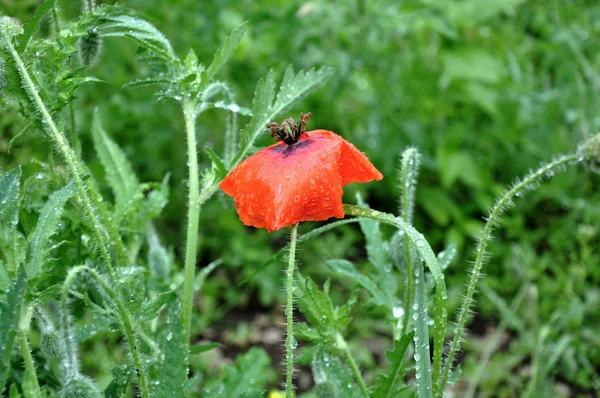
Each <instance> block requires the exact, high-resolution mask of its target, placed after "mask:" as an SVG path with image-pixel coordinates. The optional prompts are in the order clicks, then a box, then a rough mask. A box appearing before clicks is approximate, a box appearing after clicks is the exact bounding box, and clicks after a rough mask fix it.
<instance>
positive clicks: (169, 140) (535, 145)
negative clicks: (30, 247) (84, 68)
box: [0, 0, 600, 396]
mask: <svg viewBox="0 0 600 398" xmlns="http://www.w3.org/2000/svg"><path fill="white" fill-rule="evenodd" d="M59 3H60V5H61V7H62V9H63V12H64V15H65V17H67V16H71V17H75V16H76V15H77V14H78V12H79V4H78V2H76V1H65V0H62V1H60V2H59ZM106 3H108V2H106ZM124 3H125V5H126V6H128V7H131V8H132V9H134V10H136V12H138V13H139V14H140V15H141V16H142V17H143V18H145V19H147V20H149V21H150V22H152V23H153V24H154V25H155V26H156V27H157V28H158V29H159V30H161V31H162V32H164V34H165V35H166V36H167V38H168V39H169V40H170V41H171V43H172V44H173V47H174V48H175V50H176V52H177V53H178V54H179V55H180V56H181V57H184V56H185V54H186V52H187V50H188V49H189V48H193V49H194V50H195V51H196V53H197V54H198V57H199V59H200V61H201V62H204V63H208V62H210V60H211V59H212V54H213V53H214V52H215V50H216V49H218V48H219V46H220V44H221V43H222V42H223V40H224V38H225V37H226V36H227V35H228V34H229V33H230V32H231V31H232V30H233V29H234V28H235V27H237V26H239V25H240V24H242V23H243V22H245V21H248V33H247V35H246V36H245V38H244V39H243V40H242V43H241V45H240V46H239V47H238V49H237V50H236V52H235V53H234V55H233V58H232V60H231V61H230V62H229V63H228V64H227V65H226V67H225V68H224V70H223V71H222V72H221V73H220V77H221V78H222V79H223V80H225V81H227V82H228V83H229V84H230V85H231V87H232V89H233V91H234V93H235V95H236V99H237V102H238V104H239V105H241V106H246V107H249V106H250V104H251V99H252V96H253V90H254V86H255V85H256V82H257V81H258V80H259V79H260V78H261V77H262V76H264V75H265V74H266V73H267V71H268V70H269V69H271V68H272V69H274V70H275V71H276V72H277V73H278V74H279V76H282V75H283V71H284V70H285V67H286V66H287V65H288V64H292V65H293V66H294V67H295V68H296V69H300V68H310V67H319V66H322V65H327V66H332V67H334V68H335V70H336V73H335V76H334V77H333V79H331V80H330V81H329V83H328V84H327V85H326V86H325V87H323V88H321V89H320V90H318V91H317V92H316V93H314V94H312V95H310V96H309V97H308V98H306V99H305V100H303V102H302V103H301V104H298V105H297V106H296V107H295V108H294V109H292V110H290V111H289V112H287V113H286V114H284V115H282V119H283V117H288V116H294V117H297V116H298V115H299V113H300V112H308V111H310V112H312V113H313V117H312V119H311V121H310V122H309V126H308V127H309V129H314V128H323V129H328V130H332V131H335V132H337V133H339V134H341V135H342V136H344V137H345V138H346V139H348V140H350V141H352V142H353V143H354V144H355V145H356V146H357V147H358V148H359V149H361V150H362V151H364V152H366V154H367V156H368V157H369V158H370V159H371V160H372V162H373V163H374V164H375V165H376V166H377V167H378V168H379V169H380V170H381V171H382V173H383V174H384V176H385V178H384V180H383V181H381V182H378V183H370V184H363V185H360V186H359V185H356V184H355V185H354V186H349V187H347V188H346V190H345V192H346V197H345V201H346V202H350V203H355V193H356V192H361V193H362V195H363V196H364V197H365V198H366V199H367V200H368V202H369V203H370V205H371V207H373V208H376V209H379V210H383V211H388V212H396V211H397V207H398V195H399V190H398V188H397V182H396V170H397V168H398V161H399V156H400V154H401V153H402V151H403V150H404V148H406V147H407V146H409V145H414V146H416V147H418V148H419V150H420V151H421V153H422V168H421V173H420V178H419V183H418V187H417V203H416V214H415V227H416V228H417V229H418V230H419V231H421V232H423V233H424V234H425V236H426V237H427V239H428V240H429V241H430V242H431V244H432V247H433V248H434V250H436V251H441V250H442V249H443V248H444V247H446V246H447V245H448V244H450V243H454V244H456V245H457V247H458V250H459V255H458V257H457V259H456V260H455V261H454V263H453V264H452V265H451V267H450V268H449V270H448V277H447V278H446V279H447V284H448V287H449V291H450V297H451V299H452V306H453V308H456V306H457V305H458V303H459V302H460V293H461V292H462V291H463V288H464V283H465V281H466V278H467V276H468V274H467V270H468V268H469V263H468V260H469V259H470V258H471V252H472V250H473V247H474V242H475V238H476V237H477V235H478V233H479V231H480V229H481V228H482V226H483V222H484V221H483V217H484V216H485V215H486V214H487V210H488V208H489V207H490V206H491V205H492V204H493V203H494V199H495V198H496V197H497V196H498V195H499V194H500V193H502V191H503V189H505V188H506V187H507V186H508V185H510V184H511V182H512V181H514V180H515V178H516V177H518V176H522V175H524V174H526V173H527V172H528V170H529V169H530V168H534V167H536V165H538V164H539V163H540V162H543V161H546V160H549V159H550V158H552V156H553V155H555V154H558V153H562V152H568V151H572V150H574V149H575V148H576V147H577V145H578V143H579V142H581V141H582V140H583V139H585V138H586V137H588V136H589V135H591V134H593V133H595V132H596V131H597V130H598V128H599V127H600V100H599V98H600V97H599V95H598V94H599V93H600V52H598V49H599V48H600V4H599V3H598V2H597V1H593V0H589V1H584V0H579V1H577V0H529V1H526V0H488V1H486V2H481V1H478V0H464V1H451V0H439V1H434V0H423V1H417V0H409V1H390V0H381V1H373V2H371V1H366V0H355V1H350V0H340V1H327V2H325V1H314V2H310V1H309V2H302V1H275V0H270V1H261V2H254V1H225V0H219V1H196V0H172V1H159V0H131V1H126V2H124ZM483 3H485V4H483ZM38 5H39V1H37V0H0V9H1V10H2V12H3V13H5V14H7V15H9V16H14V17H16V18H19V19H21V20H22V21H27V20H29V19H30V18H31V17H32V15H33V13H34V11H35V9H36V8H37V6H38ZM135 52H136V47H135V45H133V44H131V43H130V42H126V41H124V40H118V39H114V40H105V41H104V48H103V52H102V55H101V58H100V61H99V62H98V64H97V65H95V66H94V67H92V68H91V69H90V70H89V71H88V74H90V75H93V76H96V77H98V78H100V79H102V80H104V81H105V82H106V83H105V84H93V85H84V86H83V87H82V88H80V89H79V90H78V92H77V93H76V95H77V97H78V99H77V101H76V105H75V108H76V112H77V122H78V123H77V124H78V127H79V128H78V130H79V135H80V139H81V140H82V144H83V155H84V158H85V159H86V160H87V161H88V163H89V164H90V166H91V168H92V170H93V171H94V172H96V173H97V174H96V176H97V177H98V178H99V179H100V180H101V179H102V178H103V176H102V173H103V172H102V168H101V166H100V164H99V162H98V160H97V157H96V155H95V154H94V151H93V146H92V143H91V142H92V140H91V135H90V132H89V127H90V120H91V116H92V112H93V109H94V108H95V107H99V109H100V111H101V112H102V114H103V115H104V117H103V119H104V123H105V128H106V129H107V131H108V132H109V134H111V136H112V137H113V138H114V139H115V140H116V141H117V142H118V143H119V145H120V146H121V147H122V148H123V149H124V150H125V151H126V153H127V154H128V155H129V160H130V161H131V162H132V164H133V165H134V169H135V170H136V172H137V173H138V176H139V177H140V179H141V180H142V181H160V180H162V178H163V177H164V176H165V174H167V173H170V175H171V177H170V186H171V193H172V194H171V198H170V202H169V205H168V206H167V208H166V209H165V213H164V214H163V217H162V218H161V219H160V220H159V221H158V222H157V223H156V227H157V230H158V233H159V235H160V236H161V239H162V240H163V242H164V243H165V244H168V245H170V246H171V247H172V248H173V251H174V253H175V255H176V258H177V260H178V262H179V263H181V262H182V261H181V259H182V257H183V255H182V254H183V247H184V245H183V242H184V238H185V234H184V226H185V199H186V198H185V175H186V165H185V161H186V153H185V136H184V135H185V134H184V130H183V118H182V115H181V110H180V108H179V107H178V105H177V104H176V103H172V102H160V103H157V102H156V101H155V100H154V97H153V91H152V89H150V88H148V89H135V90H127V89H122V88H121V86H122V85H123V84H125V83H127V82H129V81H131V80H133V79H135V78H136V76H142V75H144V73H145V72H147V71H146V68H147V67H146V66H145V65H144V64H143V63H140V62H138V61H137V60H136V56H135ZM225 118H226V115H225V114H223V113H222V112H221V111H219V110H217V109H214V110H211V111H207V112H205V113H204V114H202V115H201V117H200V119H199V121H198V125H197V128H198V135H199V141H200V142H201V143H202V145H210V146H212V147H214V148H216V149H220V148H222V146H223V139H222V138H223V135H224V126H225ZM245 123H246V120H245V119H244V118H243V117H242V118H241V120H240V126H243V125H244V124H245ZM23 126H24V122H23V121H22V120H19V119H18V117H17V116H15V115H13V114H6V113H5V112H3V111H1V110H0V165H2V167H6V168H9V167H12V166H14V165H17V164H21V163H24V164H27V163H30V159H32V158H38V159H43V160H47V159H49V157H50V156H51V154H50V150H51V149H50V148H49V147H48V145H47V144H46V142H45V140H43V139H42V138H41V137H40V135H39V134H31V133H29V134H26V135H24V136H23V137H22V138H21V139H19V140H18V141H17V142H16V144H15V145H14V146H13V147H12V148H11V150H10V152H8V150H7V145H8V141H9V140H10V138H11V137H12V136H13V135H15V134H16V133H17V132H19V131H20V130H21V129H22V128H23ZM270 142H271V139H270V138H269V136H268V134H267V133H265V135H264V139H262V141H261V142H260V144H261V145H268V144H270ZM200 159H201V162H202V163H203V164H204V165H208V164H209V163H208V159H207V158H206V156H204V155H203V153H202V152H201V156H200ZM599 182H600V179H599V177H598V175H596V174H593V173H592V172H590V171H588V170H586V169H585V168H584V167H578V168H570V169H569V170H568V171H566V172H565V173H562V174H559V175H557V176H556V177H554V178H553V179H552V180H550V181H549V182H547V183H546V184H545V185H544V186H543V187H542V188H540V189H538V190H536V191H535V192H533V193H531V194H529V195H527V196H526V197H524V198H522V199H521V200H519V201H518V203H517V204H516V207H515V208H513V209H512V210H511V212H509V214H507V215H506V216H505V217H504V218H503V223H502V227H501V228H499V229H498V231H497V232H496V236H497V239H496V241H495V242H494V244H493V246H492V247H491V249H490V250H491V252H490V254H491V255H492V260H491V262H490V264H488V265H486V267H485V268H484V273H486V277H485V279H484V280H483V284H485V285H486V286H487V287H489V288H490V289H492V290H494V291H495V292H496V293H497V294H498V296H499V297H498V298H497V300H496V302H494V300H490V299H489V297H490V296H489V295H485V297H482V298H481V299H480V300H479V303H478V307H477V309H476V315H475V317H474V322H473V324H472V326H471V329H472V335H471V338H470V339H469V343H468V344H467V345H466V347H465V355H464V357H465V360H464V363H463V365H462V368H463V375H464V377H463V379H464V382H465V383H466V382H468V380H469V377H470V375H471V373H472V371H473V369H474V367H475V364H476V361H477V359H478V355H479V353H480V351H481V350H483V349H484V348H485V345H486V341H488V340H487V339H488V338H489V335H490V333H491V332H492V331H493V330H494V328H495V326H496V325H497V324H498V323H499V322H500V321H501V320H502V319H504V315H503V313H502V312H499V310H498V302H497V301H498V300H500V299H501V298H504V299H505V300H508V302H509V303H510V300H511V299H512V297H513V296H514V295H515V294H516V292H517V291H518V290H519V289H521V288H522V287H523V286H525V288H526V291H527V294H526V297H525V299H524V301H523V304H522V305H521V306H520V308H519V309H517V311H516V313H517V315H518V317H519V319H520V320H521V321H522V323H523V326H524V328H523V329H522V330H517V329H518V328H513V327H509V329H508V332H506V333H505V335H504V337H503V338H504V340H503V344H502V346H501V349H502V353H500V354H497V355H494V356H493V357H492V361H491V365H490V367H489V368H488V371H487V372H486V373H485V375H484V377H483V379H482V383H483V384H482V386H481V394H482V395H481V396H514V395H513V394H515V393H516V391H522V390H523V389H524V388H525V386H526V385H527V383H528V380H529V379H528V378H529V377H530V376H531V375H530V369H531V363H532V362H533V361H534V360H538V361H540V360H541V361H544V360H548V358H551V357H552V355H553V354H556V351H555V350H554V347H555V346H556V343H557V342H558V341H560V339H561V338H564V337H565V336H568V337H569V340H568V341H569V344H568V346H567V348H565V349H564V350H561V351H560V353H559V355H558V354H557V356H558V359H557V360H556V362H555V363H553V365H552V369H551V370H549V371H548V374H547V375H545V377H549V378H550V379H551V380H552V383H553V385H555V390H553V391H559V392H561V391H562V392H564V391H566V393H565V394H567V395H566V396H568V395H569V394H582V396H588V395H586V394H593V391H595V390H597V389H600V379H599V377H598V375H597V373H598V369H599V368H600V335H599V334H598V332H597V331H598V330H600V288H599V286H600V250H599V245H598V241H599V234H600V231H599V228H600V227H599V226H600V200H599V199H600V194H599V193H598V190H599V188H600V184H599ZM106 193H107V194H109V191H108V190H106ZM310 228H312V225H310V224H307V225H303V226H302V227H301V232H302V231H308V230H310ZM385 232H386V233H387V234H388V235H390V234H391V233H392V232H393V231H391V230H386V231H385ZM286 233H287V232H286V231H278V232H276V233H272V234H270V235H269V234H267V233H266V232H265V231H263V230H255V229H252V228H247V227H244V226H243V225H242V224H241V222H240V221H239V220H238V219H237V216H236V214H235V211H234V209H233V205H232V202H231V200H230V199H229V198H226V197H224V196H223V195H220V196H219V197H218V198H214V199H213V200H212V201H211V202H209V203H208V204H207V205H205V207H204V208H203V211H202V213H201V226H200V245H201V247H200V249H199V266H200V267H201V266H203V265H206V264H208V263H209V262H210V261H213V260H215V259H217V258H219V257H222V258H223V259H224V263H225V265H224V266H222V267H221V269H220V270H219V271H218V272H216V273H215V274H214V275H213V276H212V277H211V278H209V280H208V282H207V284H206V286H205V288H204V293H203V294H202V298H201V301H200V304H199V305H200V306H201V308H202V311H201V314H200V317H199V320H198V322H199V323H198V325H196V326H197V328H198V329H199V330H204V329H206V328H208V327H209V325H212V326H210V327H211V328H215V329H216V330H217V333H220V334H223V333H221V332H222V331H223V330H225V329H227V330H228V333H229V335H227V336H225V337H223V338H224V339H230V340H231V341H235V342H236V344H238V345H239V346H240V347H242V349H244V350H245V348H244V347H247V346H248V345H249V344H250V338H249V337H248V336H246V334H248V332H247V329H248V328H251V326H248V325H249V322H250V321H249V320H251V319H253V318H254V316H255V315H256V314H259V313H265V314H270V315H272V316H277V314H278V313H279V312H281V311H280V307H279V306H278V303H279V302H281V301H282V300H281V298H282V291H281V287H282V282H281V279H282V273H281V268H282V267H281V265H280V264H278V263H275V264H272V265H271V266H269V267H268V268H266V269H265V270H264V271H263V272H261V273H260V274H259V275H258V276H257V277H256V278H254V279H253V280H252V281H251V282H250V283H249V284H247V285H244V286H237V282H239V281H241V280H242V279H244V278H245V277H246V276H248V275H250V274H252V273H253V272H254V270H255V269H256V268H257V267H259V266H260V265H261V264H262V263H263V262H264V261H266V260H267V259H269V258H270V257H271V255H272V254H273V253H274V252H275V251H277V250H278V248H280V247H282V246H283V245H284V244H285V241H286V239H287V237H286ZM342 257H343V258H349V259H353V260H356V261H358V262H359V263H360V262H362V263H363V267H365V269H368V265H367V264H366V261H365V260H364V257H365V256H364V249H363V241H362V235H361V234H360V231H359V229H358V228H357V226H356V225H350V226H347V227H346V228H342V229H339V230H336V231H335V232H332V233H329V234H328V235H326V236H324V237H323V238H322V239H319V240H318V241H315V242H311V243H310V244H307V245H305V246H303V247H302V250H301V253H300V261H301V267H302V270H303V271H304V273H305V275H311V276H313V277H314V278H315V279H317V280H320V281H322V280H324V279H325V278H327V277H332V278H333V281H334V286H335V290H334V296H335V295H336V294H337V296H336V299H337V300H339V301H340V302H343V301H344V298H345V297H346V298H347V296H348V292H349V291H350V290H351V289H352V286H346V285H345V284H346V283H347V282H348V281H346V280H338V279H336V276H335V275H332V274H331V272H330V270H329V269H328V268H327V267H326V266H325V263H324V262H325V260H326V259H330V258H342ZM336 292H337V293H336ZM242 319H244V320H242ZM215 325H216V326H215ZM367 325H368V323H366V321H365V320H357V321H355V325H354V328H355V334H356V336H357V337H356V338H357V339H358V338H369V337H373V336H377V331H376V330H370V328H369V327H367ZM244 328H246V329H244ZM206 330H210V328H209V329H206ZM525 331H526V332H525ZM363 350H364V351H365V352H364V353H362V355H361V356H360V360H359V362H360V363H361V365H362V366H364V367H367V368H369V367H374V366H375V363H376V362H378V361H379V359H378V358H377V356H376V354H375V353H373V351H372V350H371V352H369V350H368V349H366V348H363ZM276 360H278V358H276ZM528 371H529V373H528ZM458 388H461V385H460V384H459V386H458Z"/></svg>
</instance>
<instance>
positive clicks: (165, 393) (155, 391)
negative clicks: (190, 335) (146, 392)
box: [151, 304, 189, 398]
mask: <svg viewBox="0 0 600 398" xmlns="http://www.w3.org/2000/svg"><path fill="white" fill-rule="evenodd" d="M179 307H180V305H179V304H178V305H177V306H174V308H172V309H171V311H170V312H169V320H168V326H167V327H168V330H167V331H166V332H165V336H164V338H163V339H162V343H161V350H162V352H164V353H165V357H164V360H163V361H162V363H161V364H160V365H159V366H158V367H157V372H156V373H157V378H156V383H154V384H153V386H152V393H151V396H152V397H157V398H158V397H160V398H162V397H184V396H185V391H184V385H185V382H186V380H187V379H188V375H187V373H188V368H187V363H188V356H189V347H188V343H187V341H186V340H185V328H184V327H183V324H182V323H181V316H179V315H180V313H181V310H180V308H179Z"/></svg>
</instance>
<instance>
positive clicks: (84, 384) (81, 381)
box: [59, 374, 100, 398]
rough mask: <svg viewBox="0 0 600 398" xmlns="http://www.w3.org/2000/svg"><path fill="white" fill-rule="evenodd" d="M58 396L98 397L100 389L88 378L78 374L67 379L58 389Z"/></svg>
mask: <svg viewBox="0 0 600 398" xmlns="http://www.w3.org/2000/svg"><path fill="white" fill-rule="evenodd" d="M59 396H60V397H61V398H100V390H98V387H96V384H94V382H93V381H92V380H91V379H90V378H88V377H85V376H83V375H80V374H78V375H76V376H75V377H72V378H70V379H69V380H67V382H66V383H65V384H64V385H63V388H62V389H61V390H60V394H59Z"/></svg>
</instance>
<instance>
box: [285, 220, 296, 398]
mask: <svg viewBox="0 0 600 398" xmlns="http://www.w3.org/2000/svg"><path fill="white" fill-rule="evenodd" d="M297 238H298V224H294V225H292V234H291V237H290V254H289V255H288V268H287V280H286V294H287V301H286V304H285V316H286V323H287V325H286V326H287V335H286V337H285V365H286V373H285V397H286V398H292V397H293V394H294V391H293V390H294V385H293V378H294V348H295V347H294V346H295V343H294V267H295V266H296V241H297Z"/></svg>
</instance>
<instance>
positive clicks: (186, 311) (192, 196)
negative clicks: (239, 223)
mask: <svg viewBox="0 0 600 398" xmlns="http://www.w3.org/2000/svg"><path fill="white" fill-rule="evenodd" d="M183 116H184V118H185V130H186V134H187V152H188V188H189V191H188V224H187V236H186V242H185V268H184V279H183V280H184V282H183V302H182V310H181V319H182V322H183V325H184V327H185V341H187V342H189V341H190V335H191V329H192V308H193V306H194V273H195V271H196V254H197V253H196V252H197V249H198V219H199V217H200V205H201V203H200V199H199V187H198V182H199V181H198V155H197V153H196V100H194V99H191V98H185V99H184V100H183Z"/></svg>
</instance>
